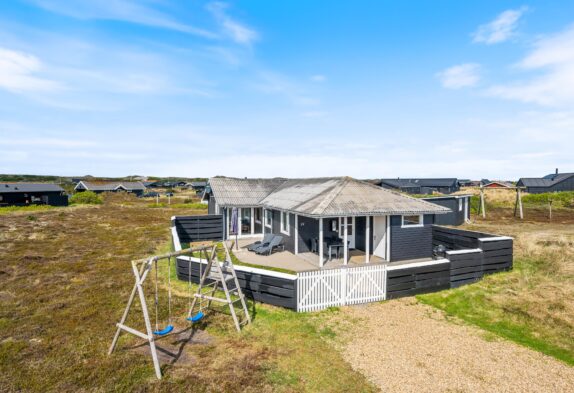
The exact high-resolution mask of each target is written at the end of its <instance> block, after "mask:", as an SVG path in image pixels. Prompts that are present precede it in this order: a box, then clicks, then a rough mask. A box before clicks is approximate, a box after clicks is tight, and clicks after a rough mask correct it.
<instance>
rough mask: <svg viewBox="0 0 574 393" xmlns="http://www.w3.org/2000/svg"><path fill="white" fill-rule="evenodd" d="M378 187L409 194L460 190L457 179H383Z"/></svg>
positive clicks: (445, 192) (446, 192)
mask: <svg viewBox="0 0 574 393" xmlns="http://www.w3.org/2000/svg"><path fill="white" fill-rule="evenodd" d="M378 185H379V186H381V187H383V188H390V189H397V190H400V191H403V192H407V193H409V194H432V193H433V192H438V193H441V194H450V193H453V192H456V191H459V190H460V185H459V182H458V180H457V179H456V178H437V179H381V180H379V182H378Z"/></svg>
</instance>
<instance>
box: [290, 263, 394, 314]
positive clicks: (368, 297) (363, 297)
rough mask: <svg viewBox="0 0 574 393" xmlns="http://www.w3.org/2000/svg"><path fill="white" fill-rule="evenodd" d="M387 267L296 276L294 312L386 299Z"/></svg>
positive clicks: (328, 271)
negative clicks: (295, 307) (295, 306)
mask: <svg viewBox="0 0 574 393" xmlns="http://www.w3.org/2000/svg"><path fill="white" fill-rule="evenodd" d="M386 290H387V266H386V265H365V266H358V267H345V266H344V267H341V268H337V269H325V270H313V271H310V272H301V273H297V311H299V312H305V311H318V310H323V309H325V308H327V307H336V306H344V305H346V304H358V303H368V302H376V301H379V300H384V299H385V298H386Z"/></svg>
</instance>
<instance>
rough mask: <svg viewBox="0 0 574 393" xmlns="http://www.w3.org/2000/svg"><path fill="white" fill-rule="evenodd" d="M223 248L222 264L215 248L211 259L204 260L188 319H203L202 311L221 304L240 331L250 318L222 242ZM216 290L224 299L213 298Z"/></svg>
mask: <svg viewBox="0 0 574 393" xmlns="http://www.w3.org/2000/svg"><path fill="white" fill-rule="evenodd" d="M223 246H224V247H225V254H226V258H225V259H226V260H225V261H224V262H223V263H219V261H218V260H217V255H215V248H214V249H213V250H212V253H211V257H210V258H206V259H207V267H206V268H205V270H204V271H203V274H202V275H201V278H200V281H199V287H198V288H197V292H196V293H195V294H194V299H193V303H192V305H191V307H190V310H189V318H195V317H199V318H201V317H203V314H204V311H206V310H207V309H209V307H211V303H212V302H217V303H223V304H227V305H228V306H229V312H230V313H231V316H232V317H233V322H234V323H235V328H236V329H237V331H241V326H243V325H247V324H249V323H251V317H250V316H249V311H248V309H247V304H246V302H245V296H244V295H243V292H242V291H241V287H240V286H239V280H238V279H237V274H236V273H235V269H234V268H233V262H232V261H231V256H230V255H229V250H228V248H227V245H226V244H225V242H223ZM218 289H220V290H222V291H223V293H224V294H225V298H221V297H216V296H215V293H216V292H217V290H218ZM237 303H239V306H240V308H239V310H236V307H237V306H238V305H237ZM194 316H195V317H194Z"/></svg>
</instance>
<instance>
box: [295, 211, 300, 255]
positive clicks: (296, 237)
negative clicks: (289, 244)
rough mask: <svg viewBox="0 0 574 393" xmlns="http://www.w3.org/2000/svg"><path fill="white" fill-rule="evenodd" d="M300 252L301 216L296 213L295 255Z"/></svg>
mask: <svg viewBox="0 0 574 393" xmlns="http://www.w3.org/2000/svg"><path fill="white" fill-rule="evenodd" d="M297 254H299V216H298V215H297V214H295V255H297Z"/></svg>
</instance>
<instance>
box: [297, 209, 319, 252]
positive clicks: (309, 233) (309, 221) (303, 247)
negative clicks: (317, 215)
mask: <svg viewBox="0 0 574 393" xmlns="http://www.w3.org/2000/svg"><path fill="white" fill-rule="evenodd" d="M298 221H299V240H298V241H299V252H310V251H311V239H312V238H316V237H318V236H319V220H316V219H314V218H309V217H303V216H299V218H298Z"/></svg>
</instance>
